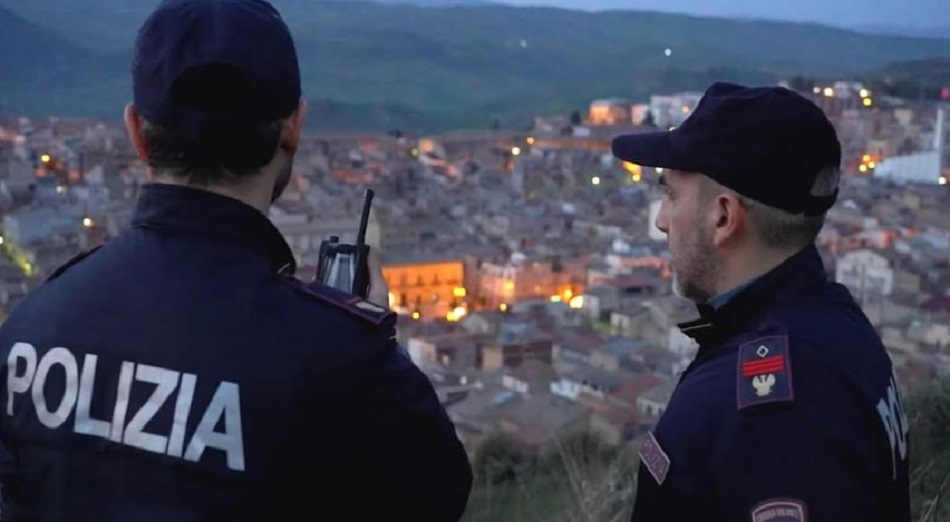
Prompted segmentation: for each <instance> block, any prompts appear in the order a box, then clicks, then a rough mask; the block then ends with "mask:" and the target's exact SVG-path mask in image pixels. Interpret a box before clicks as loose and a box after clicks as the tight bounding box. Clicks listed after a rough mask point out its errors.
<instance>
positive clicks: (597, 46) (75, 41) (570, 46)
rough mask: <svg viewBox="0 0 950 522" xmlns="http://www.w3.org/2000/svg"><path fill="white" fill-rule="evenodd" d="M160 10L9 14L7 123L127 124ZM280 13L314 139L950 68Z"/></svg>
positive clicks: (689, 24)
mask: <svg viewBox="0 0 950 522" xmlns="http://www.w3.org/2000/svg"><path fill="white" fill-rule="evenodd" d="M393 1H395V0H393ZM423 1H427V2H437V3H443V2H439V0H423ZM463 1H464V0H463ZM156 3H157V2H156V0H136V1H134V2H132V1H128V0H82V1H81V2H77V1H75V0H29V1H21V0H0V70H2V71H4V73H3V74H2V75H0V113H16V114H21V113H23V114H29V115H39V116H42V115H49V114H59V115H64V116H99V117H108V118H114V119H118V118H119V117H120V115H121V109H122V105H123V104H124V103H125V102H126V101H127V100H128V98H129V96H130V88H129V77H128V76H129V72H128V71H129V55H130V49H131V42H132V40H133V38H134V36H135V32H136V30H137V29H138V27H139V26H140V25H141V22H142V20H144V18H145V16H146V15H147V14H148V12H149V11H150V10H151V9H152V7H153V6H154V5H155V4H156ZM466 3H467V2H466ZM274 4H275V5H277V6H278V8H279V9H281V11H282V13H283V14H284V17H285V18H286V20H287V21H288V24H289V25H290V27H291V30H292V31H293V33H294V36H295V38H296V40H297V44H298V52H299V54H300V62H301V67H302V70H303V76H304V88H305V91H306V93H307V95H308V96H309V97H311V98H312V102H313V105H314V107H315V109H316V110H315V113H314V115H313V118H312V119H311V121H312V123H313V125H315V126H318V127H322V128H339V129H341V130H386V129H390V128H396V127H404V128H412V129H417V130H425V131H428V130H442V129H448V128H457V127H483V128H484V127H487V126H489V125H491V123H492V121H493V120H494V119H496V118H498V119H500V120H501V122H502V124H503V125H505V126H509V127H514V126H521V127H523V126H524V125H526V124H528V123H529V122H530V116H532V115H534V114H538V113H552V112H558V113H567V112H569V111H570V110H572V109H578V108H583V107H584V106H585V105H586V103H588V102H589V101H590V100H591V99H593V98H598V97H607V96H614V95H619V96H624V97H628V98H634V99H636V98H643V97H645V96H646V95H647V94H648V93H650V92H656V91H657V90H659V89H664V90H666V89H702V88H704V87H705V86H706V85H708V84H709V83H710V82H711V81H714V80H730V81H741V82H748V83H774V82H775V81H777V80H779V79H782V78H785V77H787V76H790V75H810V76H819V77H822V76H827V77H839V76H846V75H849V74H858V73H862V72H865V71H871V70H877V69H881V68H883V67H886V66H888V65H890V64H891V63H893V62H898V61H906V60H926V59H937V58H941V57H944V58H947V57H950V40H939V39H917V38H905V37H879V36H871V35H865V34H860V33H857V32H852V31H846V30H841V29H833V28H828V27H822V26H818V25H814V24H797V23H782V22H766V21H742V20H726V19H706V18H699V17H692V16H684V15H671V14H661V13H655V12H635V11H629V12H625V11H614V12H603V13H591V12H579V11H569V10H563V9H553V8H514V7H510V6H503V5H497V4H484V5H463V6H458V5H454V6H448V7H439V8H436V9H433V8H424V7H419V6H413V5H405V4H398V5H397V4H379V3H363V2H356V1H348V0H274ZM479 4H480V2H479ZM76 20H82V21H83V23H81V24H77V23H75V21H76ZM666 48H670V49H672V50H673V53H672V56H671V57H669V58H667V57H666V56H665V55H664V52H663V51H664V50H665V49H666ZM21 49H22V50H23V51H19V50H21ZM27 49H28V50H29V51H26V50H27Z"/></svg>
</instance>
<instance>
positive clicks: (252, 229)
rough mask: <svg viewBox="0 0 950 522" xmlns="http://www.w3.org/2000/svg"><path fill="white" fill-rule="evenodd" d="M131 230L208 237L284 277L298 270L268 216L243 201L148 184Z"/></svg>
mask: <svg viewBox="0 0 950 522" xmlns="http://www.w3.org/2000/svg"><path fill="white" fill-rule="evenodd" d="M132 226H133V227H137V228H153V229H161V230H173V231H180V232H186V233H188V232H190V233H195V234H200V235H203V236H208V237H211V238H214V239H218V240H221V241H225V242H228V243H231V244H234V245H238V246H240V247H242V248H245V249H248V250H250V251H252V252H254V253H256V254H258V255H261V256H263V257H265V258H266V259H267V260H268V261H270V263H271V264H272V265H273V266H274V270H275V271H276V272H279V273H281V274H293V273H294V271H295V270H296V263H295V262H294V256H293V252H292V251H291V250H290V246H288V245H287V241H286V240H284V237H283V236H282V235H281V233H280V231H278V230H277V227H275V226H274V224H273V223H271V221H270V219H268V218H267V216H265V215H264V214H262V213H261V212H260V211H259V210H257V209H255V208H254V207H252V206H250V205H248V204H246V203H244V202H242V201H239V200H237V199H234V198H231V197H228V196H222V195H220V194H215V193H214V192H210V191H207V190H201V189H197V188H190V187H183V186H179V185H169V184H164V183H150V184H147V185H145V186H143V187H142V193H141V195H140V196H139V199H138V203H137V205H136V208H135V214H134V215H133V217H132Z"/></svg>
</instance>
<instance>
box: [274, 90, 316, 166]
mask: <svg viewBox="0 0 950 522" xmlns="http://www.w3.org/2000/svg"><path fill="white" fill-rule="evenodd" d="M308 111H309V106H308V105H307V100H305V99H303V98H301V99H300V104H299V105H297V110H296V111H294V113H293V114H291V115H290V117H289V118H287V119H286V120H284V128H283V130H282V131H281V134H280V150H282V151H284V153H286V154H287V155H288V156H293V155H294V154H295V153H296V152H297V147H298V146H299V145H300V135H301V134H302V133H303V124H304V121H306V119H307V112H308Z"/></svg>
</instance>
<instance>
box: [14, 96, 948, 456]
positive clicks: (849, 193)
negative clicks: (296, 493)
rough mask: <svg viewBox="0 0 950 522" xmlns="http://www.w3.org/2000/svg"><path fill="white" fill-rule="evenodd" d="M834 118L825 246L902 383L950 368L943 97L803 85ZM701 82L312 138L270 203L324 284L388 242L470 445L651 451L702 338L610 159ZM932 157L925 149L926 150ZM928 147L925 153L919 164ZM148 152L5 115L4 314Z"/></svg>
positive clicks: (82, 242) (646, 217) (651, 176)
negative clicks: (837, 162) (839, 181)
mask: <svg viewBox="0 0 950 522" xmlns="http://www.w3.org/2000/svg"><path fill="white" fill-rule="evenodd" d="M805 94H806V95H808V96H811V97H812V98H813V99H814V100H815V101H816V103H818V104H819V105H820V106H821V107H822V108H823V109H824V110H825V111H826V112H827V113H828V115H829V117H831V119H832V121H833V122H834V123H835V125H836V126H837V127H838V130H839V134H840V135H841V139H842V143H843V145H844V148H845V165H844V167H845V171H846V174H847V176H845V177H844V180H843V188H842V192H841V196H840V199H839V203H838V205H837V206H836V207H835V208H834V209H833V211H832V212H831V214H830V215H829V219H828V225H827V227H826V229H825V231H824V232H823V233H822V235H821V237H820V239H819V246H820V249H821V252H822V254H823V255H824V258H825V261H826V267H827V270H828V273H829V275H830V276H831V277H833V278H835V279H836V280H837V281H839V282H841V283H843V284H845V285H847V286H848V287H849V288H850V289H851V290H852V293H853V294H854V295H855V297H856V299H857V300H858V302H859V303H860V304H861V306H862V307H863V308H864V310H865V312H866V313H867V315H868V316H869V317H870V318H871V320H872V322H873V323H874V325H875V326H876V327H877V328H878V329H879V331H880V333H881V335H882V337H883V338H884V340H885V343H886V345H887V347H888V349H889V351H890V353H891V355H892V358H893V359H894V362H895V364H896V366H897V373H898V378H899V380H900V381H901V383H902V384H903V385H904V386H905V387H908V388H913V387H915V386H920V385H923V384H927V383H929V382H931V381H932V379H934V378H935V377H937V376H939V375H944V374H946V373H948V372H950V292H948V289H950V189H947V188H945V187H944V185H946V183H947V181H946V179H947V178H948V177H950V171H948V169H947V167H948V166H950V162H948V161H947V155H946V151H947V146H948V140H947V138H946V134H947V133H946V132H945V131H944V129H945V128H947V125H948V124H950V121H948V114H947V112H948V111H945V110H943V109H941V108H940V106H939V105H935V104H933V103H930V104H927V103H921V102H914V101H905V100H894V99H887V98H884V97H881V98H877V97H874V93H871V92H869V91H868V90H867V89H864V88H863V87H862V86H860V85H856V84H850V83H844V82H842V83H838V84H834V85H829V86H815V89H814V91H813V92H806V93H805ZM700 96H701V93H681V94H672V95H662V96H654V97H652V98H651V100H650V101H649V102H648V103H644V104H636V103H630V102H627V101H624V100H621V99H605V100H597V101H595V102H593V103H592V104H591V107H590V111H589V113H588V115H587V116H586V117H583V118H581V119H582V121H576V118H575V119H574V121H572V119H571V118H561V117H539V118H537V119H536V121H535V124H534V126H533V128H532V129H531V130H529V131H521V132H513V131H505V130H486V131H469V132H456V133H450V134H445V135H439V136H421V137H420V136H414V137H410V136H405V135H398V136H393V135H384V134H378V135H377V134H366V135H358V134H350V135H340V134H313V135H309V136H307V137H306V139H305V143H304V144H303V146H302V147H301V150H300V152H299V157H298V160H297V162H296V170H295V174H294V177H293V180H292V182H291V184H290V186H289V188H288V190H287V192H286V194H285V196H284V197H283V198H281V200H279V201H278V202H277V203H276V204H275V205H274V207H273V209H272V211H271V216H270V217H271V219H272V220H273V222H274V223H275V224H276V226H277V227H278V228H279V229H280V230H281V231H282V232H283V233H284V235H285V237H286V238H287V240H288V242H289V244H290V245H291V247H292V249H293V250H294V253H295V255H296V257H297V260H298V264H299V266H300V269H299V271H298V276H299V277H301V278H303V279H309V278H312V277H313V274H314V271H315V265H316V262H317V258H318V253H319V248H320V243H321V242H322V241H323V240H325V239H326V238H327V237H329V236H331V235H336V236H339V237H340V238H341V240H342V241H352V240H353V239H354V237H355V234H356V231H357V225H358V217H359V213H360V205H361V203H362V195H363V190H364V189H365V187H367V186H372V187H373V188H374V189H375V191H376V200H375V204H374V205H375V206H374V209H373V212H372V214H371V219H370V224H369V228H368V236H367V239H368V242H369V243H370V245H372V247H373V248H377V249H378V250H379V251H380V253H381V254H382V256H383V263H384V266H383V272H384V276H385V277H386V280H387V282H388V285H389V289H390V295H389V301H390V302H389V304H390V306H391V307H392V308H393V309H394V310H396V311H397V312H399V314H400V316H401V319H400V322H399V328H398V334H399V338H400V340H401V342H402V343H403V344H404V345H405V346H406V348H407V349H408V351H409V353H410V355H411V356H412V358H413V360H414V361H415V362H416V363H417V364H418V365H419V366H420V367H421V368H422V369H423V370H424V371H425V372H426V373H427V374H428V375H429V376H430V377H431V379H432V382H433V383H434V384H435V387H436V389H437V391H438V393H439V394H440V397H441V398H442V399H443V401H444V403H445V404H446V405H447V408H448V411H449V412H450V414H451V416H452V418H453V420H454V421H455V422H456V425H457V426H458V430H459V435H460V437H461V438H462V439H463V440H464V441H465V442H466V444H467V445H468V447H469V448H470V449H472V450H474V449H475V448H476V447H478V445H479V444H480V443H481V442H482V441H484V440H486V438H488V437H491V436H493V435H494V434H497V433H504V434H506V435H508V436H509V437H510V438H511V439H512V440H514V441H515V442H517V443H518V444H520V445H522V446H523V447H524V448H526V449H530V450H543V449H545V448H549V447H552V445H553V444H555V443H556V441H557V440H558V438H560V437H564V436H566V435H569V434H571V433H587V432H594V433H597V434H598V435H599V436H601V437H602V438H603V439H604V440H606V441H608V442H610V443H612V444H615V445H628V444H635V442H634V441H635V440H636V439H637V438H638V437H639V436H641V435H642V434H644V433H645V432H646V431H647V430H648V429H649V428H650V427H651V426H652V424H653V423H654V422H655V421H656V419H657V417H658V416H659V415H660V414H661V413H662V412H663V410H664V408H665V407H666V404H667V402H668V401H669V398H670V395H671V393H672V390H673V387H674V386H675V382H676V378H677V375H678V372H680V371H681V370H682V369H683V368H685V365H686V364H687V363H688V361H689V360H690V358H691V356H692V355H693V354H694V352H695V349H696V346H695V344H694V343H693V342H692V340H691V339H689V338H688V337H686V336H684V335H683V334H682V333H680V332H679V330H678V329H677V327H676V324H677V323H678V322H681V321H683V320H687V319H690V318H692V316H693V314H694V313H695V311H694V309H693V308H692V307H691V306H689V305H687V304H686V303H684V302H683V301H681V300H679V299H678V298H676V297H675V296H673V295H671V293H670V280H669V278H670V271H669V264H668V259H669V255H668V251H667V248H666V244H665V241H664V240H665V238H664V237H663V235H662V234H658V233H657V231H656V229H655V227H653V220H654V219H655V215H656V212H657V209H658V200H659V198H660V193H659V191H658V188H657V185H656V183H655V179H656V172H654V170H653V169H648V168H644V167H640V166H638V165H633V164H629V163H622V162H618V161H616V160H615V159H614V158H613V157H612V156H611V155H610V152H609V149H610V141H611V139H612V138H613V137H614V136H615V135H617V134H619V133H622V132H638V131H649V130H654V129H656V128H660V129H666V128H670V127H675V126H677V125H679V124H681V123H682V121H683V120H684V119H685V118H686V117H688V116H689V114H690V113H691V111H692V110H694V109H695V107H696V104H697V103H698V101H699V98H700ZM924 157H926V158H924ZM921 158H924V159H921ZM144 179H145V167H144V165H143V164H142V162H141V161H140V160H139V159H138V158H137V157H136V156H135V154H134V153H133V151H132V149H131V148H130V146H129V144H128V142H127V140H126V139H125V137H124V131H123V129H121V128H119V127H117V126H113V125H108V124H104V123H100V122H89V121H77V120H55V119H54V120H49V121H42V122H40V121H30V120H27V119H8V120H3V119H0V213H2V235H0V249H2V252H3V255H2V256H0V311H2V312H3V314H4V315H5V314H6V313H8V312H9V311H10V310H12V309H13V308H14V307H15V306H16V305H17V303H19V302H20V301H21V300H22V299H23V298H24V296H26V295H27V293H28V292H29V291H30V290H31V289H33V288H35V287H36V285H38V284H41V282H42V281H43V278H44V277H45V276H46V275H48V274H49V273H50V272H51V271H52V270H53V269H55V268H56V267H57V266H58V265H59V264H61V263H62V262H64V261H65V260H66V259H68V258H69V257H71V256H72V255H74V254H75V253H77V252H78V251H80V250H82V249H84V248H87V247H90V246H92V245H95V244H98V243H101V242H104V241H108V240H109V238H111V237H114V236H115V235H117V234H118V233H120V232H121V231H122V230H123V229H124V228H125V227H127V226H128V223H129V219H130V217H131V215H132V211H133V208H134V201H135V198H136V195H137V194H138V192H139V189H140V187H141V185H142V183H143V180H144Z"/></svg>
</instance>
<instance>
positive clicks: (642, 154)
mask: <svg viewBox="0 0 950 522" xmlns="http://www.w3.org/2000/svg"><path fill="white" fill-rule="evenodd" d="M611 151H612V152H613V155H614V156H616V157H617V158H619V159H621V160H623V161H629V162H630V163H636V164H637V165H642V166H644V167H661V168H665V169H682V168H683V165H682V164H681V163H682V161H681V160H680V159H679V158H677V154H676V152H675V151H674V149H673V142H672V141H671V140H670V133H669V132H645V133H642V134H625V135H623V136H618V137H616V138H614V141H613V144H612V146H611Z"/></svg>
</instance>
